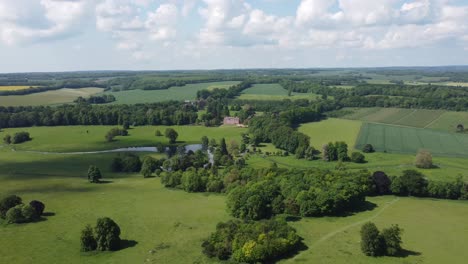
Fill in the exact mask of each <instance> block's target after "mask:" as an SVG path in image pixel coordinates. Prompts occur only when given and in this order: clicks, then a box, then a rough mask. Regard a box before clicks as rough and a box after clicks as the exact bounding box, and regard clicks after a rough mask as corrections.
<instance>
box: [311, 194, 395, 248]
mask: <svg viewBox="0 0 468 264" xmlns="http://www.w3.org/2000/svg"><path fill="white" fill-rule="evenodd" d="M399 200H400V198H398V197H397V198H395V199H393V200H391V201H390V202H388V203H387V204H386V205H385V206H384V207H382V209H380V211H378V212H377V213H376V214H375V215H373V216H371V217H369V218H366V219H363V220H360V221H357V222H354V223H352V224H349V225H347V226H344V227H342V228H338V229H336V230H334V231H332V232H330V233H328V234H326V235H325V236H323V237H321V238H320V239H319V240H317V241H316V242H315V243H313V244H312V245H310V247H309V248H314V247H316V246H318V245H320V244H321V243H323V242H325V241H327V240H328V239H330V238H332V237H333V236H335V235H337V234H339V233H341V232H344V231H346V230H348V229H350V228H353V227H356V226H358V225H362V224H364V223H366V222H369V221H372V220H374V219H375V218H377V217H378V216H380V215H381V214H382V213H383V212H384V211H385V210H386V209H387V208H388V207H390V206H392V205H393V204H395V203H396V202H398V201H399Z"/></svg>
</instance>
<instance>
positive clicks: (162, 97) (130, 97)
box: [106, 82, 239, 104]
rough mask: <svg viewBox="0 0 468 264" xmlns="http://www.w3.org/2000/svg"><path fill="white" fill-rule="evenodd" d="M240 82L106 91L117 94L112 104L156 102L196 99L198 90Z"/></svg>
mask: <svg viewBox="0 0 468 264" xmlns="http://www.w3.org/2000/svg"><path fill="white" fill-rule="evenodd" d="M238 83H239V82H209V83H197V84H187V85H185V86H175V87H171V88H169V89H165V90H139V89H137V90H127V91H121V92H106V93H107V94H112V95H113V96H115V99H116V101H115V102H112V104H139V103H154V102H162V101H168V100H177V101H184V100H195V99H196V96H197V91H199V90H203V89H214V88H216V87H218V88H229V87H230V86H232V85H235V84H238Z"/></svg>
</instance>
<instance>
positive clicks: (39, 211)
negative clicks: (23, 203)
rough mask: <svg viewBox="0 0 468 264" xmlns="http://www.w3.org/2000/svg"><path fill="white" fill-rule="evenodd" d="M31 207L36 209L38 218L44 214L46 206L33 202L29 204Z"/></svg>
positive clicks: (39, 202)
mask: <svg viewBox="0 0 468 264" xmlns="http://www.w3.org/2000/svg"><path fill="white" fill-rule="evenodd" d="M29 205H30V206H31V207H32V208H34V210H35V211H36V213H37V215H38V216H41V215H42V214H43V213H44V209H45V204H44V203H43V202H41V201H37V200H33V201H31V202H29Z"/></svg>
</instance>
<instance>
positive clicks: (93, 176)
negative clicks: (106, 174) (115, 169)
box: [88, 165, 102, 183]
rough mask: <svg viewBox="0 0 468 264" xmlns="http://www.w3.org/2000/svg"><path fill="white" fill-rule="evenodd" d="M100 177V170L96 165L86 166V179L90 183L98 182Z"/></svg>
mask: <svg viewBox="0 0 468 264" xmlns="http://www.w3.org/2000/svg"><path fill="white" fill-rule="evenodd" d="M101 178H102V174H101V171H100V170H99V168H98V167H96V166H94V165H91V166H89V168H88V181H89V182H92V183H98V182H99V180H100V179H101Z"/></svg>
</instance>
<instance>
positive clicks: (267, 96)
mask: <svg viewBox="0 0 468 264" xmlns="http://www.w3.org/2000/svg"><path fill="white" fill-rule="evenodd" d="M315 98H317V95H316V94H313V93H292V94H291V96H288V91H286V90H285V89H284V88H283V87H282V86H281V85H279V84H277V83H271V84H254V85H253V86H252V87H251V88H249V89H246V90H244V91H243V92H242V94H241V95H240V96H239V97H238V99H244V100H283V99H290V100H295V99H309V100H312V99H315Z"/></svg>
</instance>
